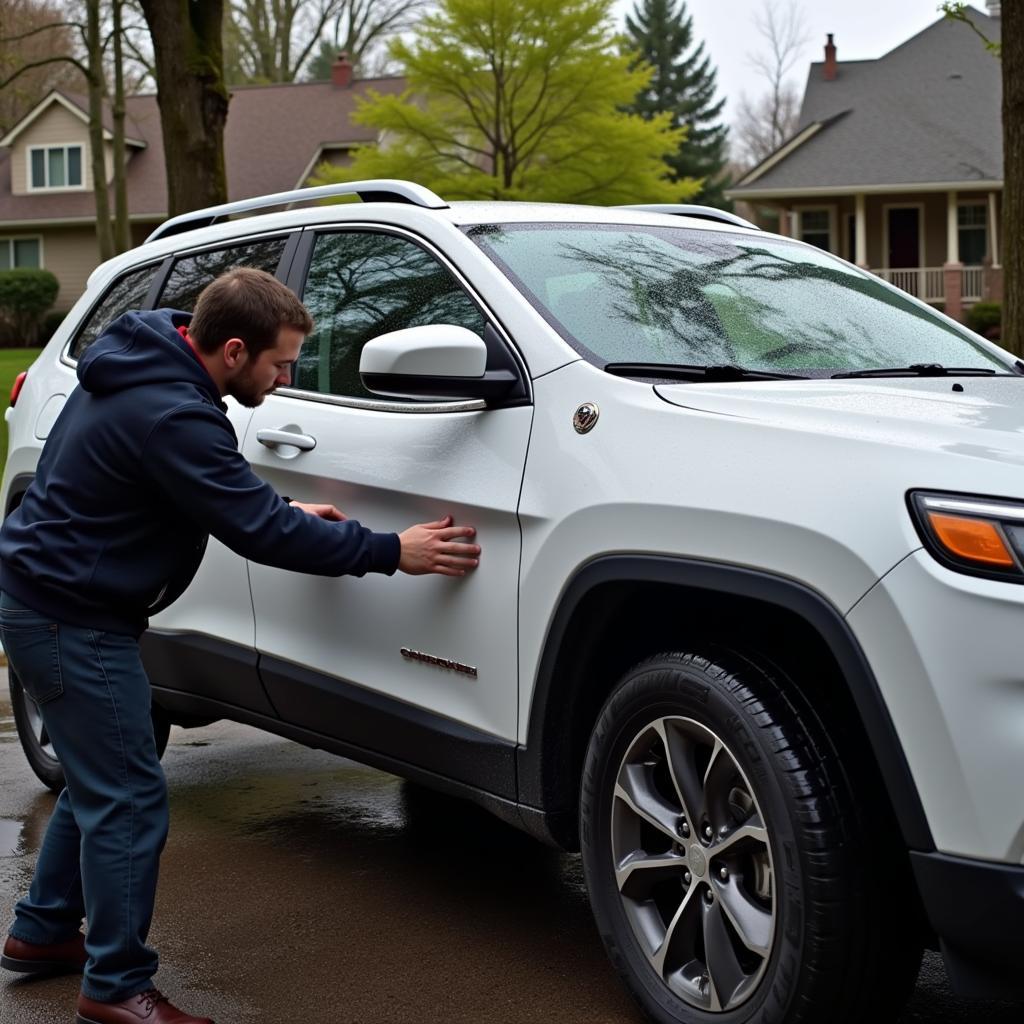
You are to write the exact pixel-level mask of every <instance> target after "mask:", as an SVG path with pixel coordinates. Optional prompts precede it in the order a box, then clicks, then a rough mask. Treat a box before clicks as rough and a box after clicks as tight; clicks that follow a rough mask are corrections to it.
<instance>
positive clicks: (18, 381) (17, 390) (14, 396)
mask: <svg viewBox="0 0 1024 1024" xmlns="http://www.w3.org/2000/svg"><path fill="white" fill-rule="evenodd" d="M27 376H28V370H22V371H21V373H19V374H18V376H17V377H15V378H14V387H12V388H11V408H12V409H13V408H14V403H15V402H16V401H17V400H18V395H20V394H21V386H22V384H24V383H25V378H26V377H27Z"/></svg>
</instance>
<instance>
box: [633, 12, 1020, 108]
mask: <svg viewBox="0 0 1024 1024" xmlns="http://www.w3.org/2000/svg"><path fill="white" fill-rule="evenodd" d="M789 2H790V0H776V3H777V5H778V6H779V8H780V9H781V8H782V7H783V6H784V5H785V4H787V3H789ZM1011 2H1012V0H1011ZM764 3H765V0H686V8H687V10H688V11H689V13H690V14H691V15H692V16H693V33H694V39H695V40H700V39H703V40H704V43H705V49H706V50H707V52H708V53H709V54H710V55H711V62H712V63H713V64H714V65H715V67H716V68H717V69H718V91H719V95H720V96H724V97H725V99H726V108H725V114H726V119H727V120H728V121H729V122H730V123H731V122H732V120H733V118H734V117H735V114H736V106H737V102H738V101H739V98H740V94H741V93H743V92H746V93H747V94H748V95H751V96H755V95H758V94H759V93H761V92H762V91H764V87H763V84H762V80H761V79H759V78H758V76H757V73H756V72H755V71H754V70H753V69H752V68H751V66H750V61H749V57H748V55H749V54H750V53H751V52H753V51H758V50H761V51H763V50H765V48H766V47H765V44H764V42H763V40H762V38H761V37H760V36H759V35H758V32H757V27H756V25H755V24H754V18H755V15H756V14H757V13H758V12H759V11H761V10H762V9H763V7H764ZM796 3H797V6H798V7H799V8H800V9H801V10H802V12H803V23H804V25H805V27H806V35H807V38H808V42H807V44H806V45H805V46H804V49H803V53H802V54H801V58H800V60H799V61H798V62H797V63H796V65H795V68H794V71H793V72H792V79H793V81H794V83H795V84H796V86H797V89H798V90H799V92H800V94H801V95H803V86H804V82H805V80H806V77H807V65H808V64H809V63H810V62H811V61H815V60H823V59H824V48H825V36H826V35H827V33H829V32H832V33H834V35H835V43H836V51H837V53H836V57H837V59H838V60H840V61H843V60H865V59H870V58H873V57H881V56H882V54H883V53H888V52H889V50H891V49H893V47H896V46H899V44H900V43H902V42H904V41H905V40H907V39H909V38H910V37H911V36H912V35H915V34H916V33H918V32H920V31H921V29H923V28H926V27H927V26H928V25H930V24H931V23H932V22H933V21H937V20H938V19H939V18H940V17H941V15H940V14H939V13H938V7H939V0H796ZM634 6H635V3H634V0H618V2H617V3H616V6H615V11H616V13H617V15H618V18H619V21H620V24H623V23H624V22H625V17H626V14H627V13H628V12H629V11H631V10H632V9H633V7H634ZM973 6H974V7H976V8H978V9H979V10H981V11H984V10H985V0H974V3H973Z"/></svg>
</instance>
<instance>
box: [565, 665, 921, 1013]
mask: <svg viewBox="0 0 1024 1024" xmlns="http://www.w3.org/2000/svg"><path fill="white" fill-rule="evenodd" d="M712 659H713V660H712ZM795 693H796V690H795V687H793V686H792V684H789V685H787V680H786V679H785V677H783V676H782V675H781V673H779V672H778V670H776V669H774V668H772V669H771V670H766V668H764V667H760V666H759V665H755V664H754V663H753V662H751V661H749V660H747V659H745V658H743V657H741V656H739V655H737V654H735V653H733V652H718V651H715V652H714V653H713V654H712V656H711V658H708V657H702V656H699V655H696V654H692V653H681V654H680V653H666V654H661V655H658V656H656V657H653V658H650V659H648V660H647V661H644V662H642V663H641V664H639V665H638V666H636V667H635V668H633V669H632V670H631V671H630V672H628V673H627V674H626V675H625V676H624V677H623V679H622V680H621V681H620V683H619V684H618V686H617V687H616V689H615V690H614V691H613V693H612V694H611V696H610V697H609V698H608V700H607V702H606V703H605V705H604V708H603V709H602V711H601V713H600V715H599V717H598V720H597V723H596V725H595V727H594V730H593V733H592V735H591V739H590V744H589V747H588V750H587V754H586V759H585V763H584V771H583V779H582V793H581V802H580V834H581V841H582V853H583V866H584V872H585V876H586V880H587V887H588V890H589V893H590V899H591V905H592V908H593V912H594V916H595V919H596V921H597V925H598V928H599V930H600V933H601V936H602V939H603V941H604V943H605V947H606V949H607V951H608V954H609V956H610V958H611V960H612V963H613V964H614V966H615V968H616V969H617V970H618V972H619V974H620V975H621V976H622V978H623V979H624V981H625V983H626V985H627V986H628V988H629V989H630V991H631V992H632V994H633V996H634V997H635V998H636V1000H637V1001H638V1002H639V1004H640V1006H641V1007H642V1008H643V1010H644V1011H645V1012H646V1014H647V1015H648V1016H649V1017H650V1018H651V1019H652V1020H655V1021H658V1022H661V1024H680V1022H685V1024H697V1022H700V1024H709V1022H718V1021H720V1022H722V1024H740V1022H743V1024H798V1022H807V1024H812V1022H813V1024H821V1022H825V1021H827V1022H829V1024H854V1022H861V1021H871V1022H872V1024H882V1022H883V1021H887V1020H893V1019H895V1017H896V1016H897V1015H898V1013H899V1011H900V1010H901V1008H902V1006H903V1004H904V1002H905V1001H906V999H907V998H908V996H909V995H910V993H911V992H912V991H913V986H914V982H915V979H916V977H917V972H918V968H919V965H920V959H921V952H922V947H921V941H920V936H919V934H918V931H917V926H916V918H915V916H914V913H913V908H914V897H913V895H912V885H913V883H912V880H911V877H910V875H909V871H908V870H907V869H906V867H905V861H906V857H905V855H904V854H902V852H901V851H900V850H899V849H898V848H897V847H894V846H893V845H892V843H891V838H892V837H891V836H885V835H884V834H882V830H880V829H879V828H875V829H874V831H872V824H876V823H877V818H876V819H872V816H871V814H870V811H869V812H868V813H866V814H864V813H861V812H862V808H860V807H859V806H858V801H863V802H864V803H867V804H869V803H870V802H871V801H870V799H869V798H868V796H867V795H866V794H864V793H860V792H857V793H854V792H852V785H851V783H850V781H849V780H848V778H847V776H846V773H845V772H844V770H843V765H842V764H841V763H840V760H839V758H838V756H837V755H836V752H835V749H834V747H833V745H832V744H831V743H830V742H829V739H828V736H827V734H826V731H825V729H824V727H823V725H822V723H821V722H820V721H819V720H818V719H817V718H816V717H815V715H814V714H813V713H812V711H811V710H810V709H809V708H807V707H804V706H802V705H801V703H800V702H799V701H797V700H795V699H793V698H792V697H791V695H792V694H795ZM719 744H721V745H719ZM711 762H714V770H713V771H712V770H709V768H708V765H710V764H711ZM705 772H706V774H705ZM723 794H726V796H723ZM687 803H689V804H692V805H694V806H701V807H702V810H701V811H700V812H698V811H694V810H691V811H689V812H686V805H687ZM705 811H706V814H705ZM686 813H688V814H689V815H691V816H693V818H694V820H693V824H692V827H691V826H690V824H689V823H686V824H684V823H683V820H682V819H683V816H684V815H685V814H686ZM673 814H674V815H676V817H673ZM882 817H884V816H882ZM759 818H760V819H761V820H760V821H759V820H758V819H759ZM673 823H674V824H673ZM744 823H745V824H744ZM759 825H763V828H759V827H758V826H759ZM655 826H657V827H655ZM672 829H675V835H676V839H675V841H674V842H673V841H672V840H671V839H670V838H669V834H670V832H671V830H672ZM706 829H710V831H709V832H708V831H706ZM730 837H731V838H730ZM695 839H697V840H699V844H698V843H696V842H695V841H694V840H695ZM730 844H732V845H730ZM698 845H699V848H697V849H696V850H695V849H694V847H695V846H698ZM634 846H635V847H636V849H635V850H634ZM631 850H632V851H633V852H628V851H631ZM716 850H718V851H720V852H719V853H716V852H715V851H716ZM890 851H891V856H890ZM624 853H625V855H624ZM616 867H618V872H619V873H618V875H617V871H616ZM620 883H621V884H622V889H621V891H620ZM691 889H692V890H693V891H692V892H691ZM904 897H905V901H904ZM673 922H674V924H673ZM741 926H742V928H741ZM666 937H668V938H667V940H666ZM712 975H713V976H715V977H716V978H717V979H718V981H717V984H715V983H712V982H711V981H709V976H712ZM719 988H720V989H721V991H722V993H724V995H723V994H720V993H719V991H718V989H719Z"/></svg>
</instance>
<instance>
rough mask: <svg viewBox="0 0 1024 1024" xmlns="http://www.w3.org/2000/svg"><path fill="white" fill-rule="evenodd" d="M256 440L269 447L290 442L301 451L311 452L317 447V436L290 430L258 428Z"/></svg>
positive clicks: (289, 443)
mask: <svg viewBox="0 0 1024 1024" xmlns="http://www.w3.org/2000/svg"><path fill="white" fill-rule="evenodd" d="M256 440H257V441H259V443H260V444H262V445H266V446H267V447H268V448H276V447H277V446H278V445H279V444H288V445H291V446H292V447H293V448H298V449H299V451H303V452H311V451H312V450H313V449H314V448H315V447H316V438H315V437H310V435H309V434H293V433H292V432H291V431H290V430H257V431H256Z"/></svg>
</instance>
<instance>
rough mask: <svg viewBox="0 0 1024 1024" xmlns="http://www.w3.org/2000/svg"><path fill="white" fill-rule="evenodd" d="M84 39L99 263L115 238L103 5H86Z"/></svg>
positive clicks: (110, 253)
mask: <svg viewBox="0 0 1024 1024" xmlns="http://www.w3.org/2000/svg"><path fill="white" fill-rule="evenodd" d="M85 16H86V24H85V39H86V47H87V49H88V51H89V55H88V64H89V75H88V81H89V149H90V151H91V157H92V161H91V166H92V191H93V197H94V198H95V201H96V244H97V246H98V247H99V250H100V260H101V261H103V260H109V259H110V257H111V256H113V255H114V236H113V234H112V232H111V230H110V196H109V195H108V193H107V166H106V160H104V159H103V152H104V146H105V144H104V141H103V92H104V88H103V45H102V43H101V41H100V3H99V0H88V2H87V3H86V5H85Z"/></svg>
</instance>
